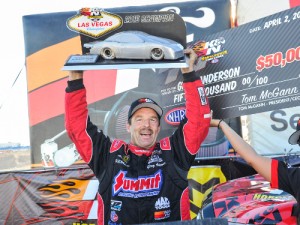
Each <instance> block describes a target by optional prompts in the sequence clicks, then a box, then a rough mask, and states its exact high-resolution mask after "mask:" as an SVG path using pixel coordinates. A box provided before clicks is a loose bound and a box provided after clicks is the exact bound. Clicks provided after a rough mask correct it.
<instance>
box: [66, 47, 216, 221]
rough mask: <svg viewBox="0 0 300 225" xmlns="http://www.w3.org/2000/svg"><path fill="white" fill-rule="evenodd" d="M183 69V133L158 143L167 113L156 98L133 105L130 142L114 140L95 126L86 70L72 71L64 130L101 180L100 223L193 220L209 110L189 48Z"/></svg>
mask: <svg viewBox="0 0 300 225" xmlns="http://www.w3.org/2000/svg"><path fill="white" fill-rule="evenodd" d="M184 51H185V54H187V55H188V56H189V58H190V60H189V67H188V68H182V73H183V87H184V91H185V99H186V114H185V118H184V119H183V120H182V121H181V123H180V125H179V126H178V129H177V130H176V131H175V132H174V133H173V134H172V135H171V136H170V137H166V138H163V139H162V140H160V141H157V140H156V138H157V135H158V133H159V131H160V118H161V116H162V109H161V108H160V107H159V106H158V105H157V104H156V103H155V102H154V101H153V100H151V99H149V98H141V99H138V100H137V101H135V102H133V103H132V105H131V108H130V109H129V113H128V124H127V130H128V131H129V132H130V133H131V141H130V143H125V142H124V141H122V140H113V141H112V140H111V139H110V138H109V137H107V136H106V135H105V134H103V131H102V130H98V128H97V127H96V126H95V125H94V124H93V123H92V122H91V121H90V119H89V116H88V110H87V102H86V89H85V87H84V84H83V72H82V71H70V76H69V81H68V87H67V88H66V96H65V125H66V130H67V132H68V135H69V137H70V138H71V140H72V141H73V142H74V144H75V145H76V148H77V150H78V152H79V153H80V155H81V157H82V159H83V160H84V161H85V162H86V163H87V164H88V165H89V167H90V168H91V169H92V170H93V172H94V174H95V176H96V177H97V179H98V180H99V189H98V194H97V200H98V215H97V216H98V224H99V225H100V224H101V225H102V224H137V223H154V222H166V221H179V220H189V219H190V203H189V190H188V180H187V173H188V171H189V169H190V167H191V165H192V163H193V161H194V159H195V155H196V153H197V152H198V150H199V149H200V145H201V143H202V141H203V140H204V139H205V137H206V136H207V133H208V129H209V125H210V107H209V104H208V99H207V97H206V95H205V90H204V86H203V84H202V82H201V80H200V79H199V77H197V76H196V75H195V72H194V71H193V65H194V62H195V60H196V59H197V55H196V54H195V53H194V51H193V50H191V49H185V50H184Z"/></svg>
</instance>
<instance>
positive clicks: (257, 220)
mask: <svg viewBox="0 0 300 225" xmlns="http://www.w3.org/2000/svg"><path fill="white" fill-rule="evenodd" d="M296 204H297V202H296V200H295V198H294V197H293V196H292V195H290V194H288V193H286V192H284V191H282V190H279V189H273V188H271V187H270V183H269V182H268V181H266V180H265V179H264V178H263V177H262V176H260V175H258V174H255V175H251V176H247V177H241V178H237V179H234V180H229V181H227V182H225V183H221V184H218V185H216V186H215V187H214V188H213V189H212V192H211V194H210V196H209V197H207V198H206V200H205V201H204V202H203V207H202V208H201V210H200V212H199V214H198V218H199V219H204V218H226V219H227V220H228V222H229V224H277V225H296V224H297V218H296V216H294V215H293V211H294V210H295V207H296Z"/></svg>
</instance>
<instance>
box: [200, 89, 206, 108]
mask: <svg viewBox="0 0 300 225" xmlns="http://www.w3.org/2000/svg"><path fill="white" fill-rule="evenodd" d="M198 93H199V96H200V101H201V105H207V101H206V95H205V90H204V88H203V87H198Z"/></svg>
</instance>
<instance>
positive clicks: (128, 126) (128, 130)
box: [126, 122, 130, 133]
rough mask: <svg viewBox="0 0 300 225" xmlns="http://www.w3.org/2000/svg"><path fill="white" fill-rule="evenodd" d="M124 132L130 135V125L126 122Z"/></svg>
mask: <svg viewBox="0 0 300 225" xmlns="http://www.w3.org/2000/svg"><path fill="white" fill-rule="evenodd" d="M126 130H127V132H128V133H130V124H129V123H128V122H127V123H126Z"/></svg>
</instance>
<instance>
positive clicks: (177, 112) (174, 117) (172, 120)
mask: <svg viewBox="0 0 300 225" xmlns="http://www.w3.org/2000/svg"><path fill="white" fill-rule="evenodd" d="M184 117H185V107H179V108H175V109H172V110H170V111H169V112H167V113H166V115H165V121H166V122H167V123H168V124H170V125H178V124H179V123H180V121H181V120H182V119H183V118H184Z"/></svg>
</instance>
